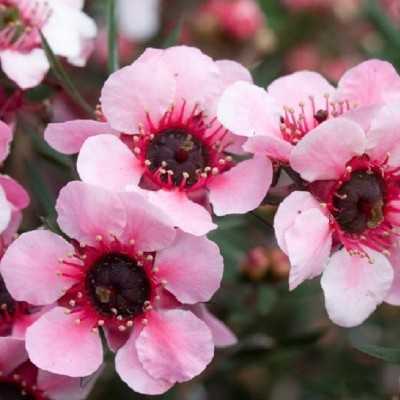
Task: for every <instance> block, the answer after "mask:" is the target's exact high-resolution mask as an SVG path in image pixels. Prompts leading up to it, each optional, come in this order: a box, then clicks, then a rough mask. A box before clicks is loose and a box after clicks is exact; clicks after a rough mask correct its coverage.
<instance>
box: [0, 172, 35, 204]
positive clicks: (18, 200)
mask: <svg viewBox="0 0 400 400" xmlns="http://www.w3.org/2000/svg"><path fill="white" fill-rule="evenodd" d="M0 186H1V187H2V188H3V190H4V192H5V194H6V197H7V200H8V201H9V202H10V203H11V204H12V205H13V207H14V208H15V209H16V210H22V209H24V208H26V207H28V205H29V203H30V198H29V194H28V192H27V191H26V190H25V189H24V188H23V187H22V186H21V185H20V184H19V183H18V182H17V181H16V180H14V179H13V178H11V177H10V176H8V175H0Z"/></svg>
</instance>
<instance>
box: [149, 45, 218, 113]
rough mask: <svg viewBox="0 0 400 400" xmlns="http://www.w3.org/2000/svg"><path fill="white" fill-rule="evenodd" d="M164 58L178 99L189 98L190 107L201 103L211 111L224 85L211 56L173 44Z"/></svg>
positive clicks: (165, 52) (193, 48) (176, 99)
mask: <svg viewBox="0 0 400 400" xmlns="http://www.w3.org/2000/svg"><path fill="white" fill-rule="evenodd" d="M162 60H163V61H164V62H165V64H166V65H167V67H168V69H169V71H170V72H171V73H172V74H173V76H174V78H175V81H176V93H175V101H176V102H180V101H182V100H186V102H189V104H188V106H189V108H191V107H193V106H194V105H195V104H199V105H200V107H201V108H202V109H206V110H208V106H209V105H210V104H211V103H213V100H214V99H215V98H216V97H217V96H218V95H219V94H220V84H221V81H220V71H219V68H218V66H217V65H216V64H215V62H214V61H213V60H212V58H210V57H209V56H207V55H206V54H204V53H202V52H201V51H200V50H199V49H197V48H195V47H188V46H174V47H170V48H168V49H166V50H165V51H164V53H163V55H162ZM188 65H190V68H188V67H187V66H188ZM153 79H154V78H153Z"/></svg>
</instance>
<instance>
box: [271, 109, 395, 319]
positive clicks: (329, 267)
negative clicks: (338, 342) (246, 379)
mask: <svg viewBox="0 0 400 400" xmlns="http://www.w3.org/2000/svg"><path fill="white" fill-rule="evenodd" d="M398 110H399V103H396V102H394V103H392V104H390V105H386V106H384V107H382V108H381V110H380V111H379V112H378V113H376V112H375V111H373V114H374V117H373V118H372V119H370V118H367V120H369V121H370V122H369V123H368V125H370V127H369V129H367V130H365V129H363V127H362V126H361V125H359V124H357V123H356V122H354V121H352V120H348V119H346V118H344V117H339V118H336V119H332V120H329V121H326V122H324V123H322V124H321V125H320V126H319V127H317V128H316V129H315V130H314V132H313V133H312V134H311V135H307V136H306V137H304V138H303V139H302V140H301V141H300V142H299V143H298V145H297V146H296V148H295V149H294V150H293V152H292V155H291V158H290V165H291V167H292V168H293V169H294V170H295V171H297V172H298V173H299V174H300V176H301V177H302V178H303V179H304V189H305V191H295V192H293V193H291V194H290V195H289V196H288V197H287V198H286V199H285V200H284V201H283V202H282V203H281V205H280V206H279V209H278V212H277V214H276V217H275V232H276V237H277V240H278V243H279V245H280V246H281V248H282V249H283V250H284V252H285V253H286V254H287V255H288V256H289V258H290V262H291V272H290V281H289V283H290V288H291V289H294V288H295V287H296V286H297V285H299V284H300V283H301V282H303V281H304V280H305V279H310V278H313V277H316V276H318V275H319V274H321V273H322V280H321V285H322V288H323V291H324V294H325V303H326V307H327V310H328V314H329V316H330V318H331V319H332V320H333V321H334V322H336V323H337V324H339V325H342V326H354V325H358V324H360V323H362V322H363V321H364V320H365V319H366V318H367V317H368V316H369V314H371V313H372V312H373V311H374V310H375V308H376V306H377V305H378V304H380V303H381V302H383V301H389V302H391V303H393V304H399V298H398V295H396V293H395V291H396V287H398V283H397V281H398V275H399V265H398V256H397V253H398V249H397V246H398V240H399V239H398V234H399V228H400V218H399V216H400V214H399V212H400V207H399V205H400V174H399V170H400V145H399V144H400V136H399V135H400V118H399V113H398ZM332 253H333V255H331V254H332ZM394 276H396V279H395V280H394Z"/></svg>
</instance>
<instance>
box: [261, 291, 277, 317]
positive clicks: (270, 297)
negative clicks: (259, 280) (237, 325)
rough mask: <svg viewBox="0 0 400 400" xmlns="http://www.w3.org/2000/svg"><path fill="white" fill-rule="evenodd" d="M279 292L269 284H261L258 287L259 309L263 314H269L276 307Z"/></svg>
mask: <svg viewBox="0 0 400 400" xmlns="http://www.w3.org/2000/svg"><path fill="white" fill-rule="evenodd" d="M277 300H278V294H277V293H276V290H274V289H273V288H271V287H269V286H261V287H260V288H259V289H258V301H257V309H258V312H259V313H260V314H261V315H267V314H268V313H269V312H270V311H272V309H273V308H274V306H275V304H276V301H277Z"/></svg>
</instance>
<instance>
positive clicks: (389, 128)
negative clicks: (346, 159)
mask: <svg viewBox="0 0 400 400" xmlns="http://www.w3.org/2000/svg"><path fill="white" fill-rule="evenodd" d="M399 107H400V102H398V101H397V102H393V103H391V104H390V105H387V106H385V107H383V108H381V109H380V111H379V113H378V115H377V116H376V118H374V119H373V120H372V123H371V129H370V131H369V132H368V149H369V150H368V154H369V155H370V156H371V158H372V159H373V160H381V161H383V160H385V159H386V158H387V157H388V156H389V160H388V162H389V165H392V166H399V165H400V129H399V126H400V115H399Z"/></svg>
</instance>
